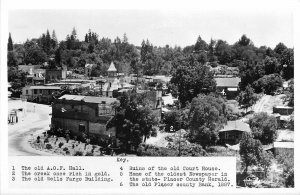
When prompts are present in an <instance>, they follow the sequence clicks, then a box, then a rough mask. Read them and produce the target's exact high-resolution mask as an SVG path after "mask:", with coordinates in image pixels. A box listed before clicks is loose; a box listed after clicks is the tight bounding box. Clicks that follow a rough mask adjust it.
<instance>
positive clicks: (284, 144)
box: [273, 142, 294, 148]
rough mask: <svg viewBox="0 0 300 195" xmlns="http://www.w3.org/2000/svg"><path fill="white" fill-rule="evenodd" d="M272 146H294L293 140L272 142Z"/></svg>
mask: <svg viewBox="0 0 300 195" xmlns="http://www.w3.org/2000/svg"><path fill="white" fill-rule="evenodd" d="M273 147H274V148H294V142H274V143H273Z"/></svg>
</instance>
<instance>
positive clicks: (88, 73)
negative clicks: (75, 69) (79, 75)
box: [84, 64, 96, 77]
mask: <svg viewBox="0 0 300 195" xmlns="http://www.w3.org/2000/svg"><path fill="white" fill-rule="evenodd" d="M95 66H96V64H86V65H85V66H84V75H85V76H86V77H90V76H91V74H92V70H93V68H94V67H95Z"/></svg>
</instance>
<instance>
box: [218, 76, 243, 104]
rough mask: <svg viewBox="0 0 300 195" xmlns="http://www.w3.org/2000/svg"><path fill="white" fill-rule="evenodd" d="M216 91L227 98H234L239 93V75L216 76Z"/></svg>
mask: <svg viewBox="0 0 300 195" xmlns="http://www.w3.org/2000/svg"><path fill="white" fill-rule="evenodd" d="M215 81H216V84H217V86H216V92H217V93H219V94H222V95H223V96H226V98H227V99H235V98H236V97H237V96H238V94H239V83H240V82H241V78H239V77H217V78H215Z"/></svg>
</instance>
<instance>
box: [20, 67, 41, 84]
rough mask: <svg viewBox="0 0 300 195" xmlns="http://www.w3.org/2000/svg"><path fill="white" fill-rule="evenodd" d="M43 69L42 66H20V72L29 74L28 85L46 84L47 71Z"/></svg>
mask: <svg viewBox="0 0 300 195" xmlns="http://www.w3.org/2000/svg"><path fill="white" fill-rule="evenodd" d="M41 67H42V66H41V65H18V70H20V71H22V72H25V73H27V75H26V83H27V84H30V85H43V84H45V69H42V68H41Z"/></svg>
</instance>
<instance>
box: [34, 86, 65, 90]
mask: <svg viewBox="0 0 300 195" xmlns="http://www.w3.org/2000/svg"><path fill="white" fill-rule="evenodd" d="M29 89H57V90H59V89H60V87H57V86H45V85H39V86H30V87H29Z"/></svg>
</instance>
